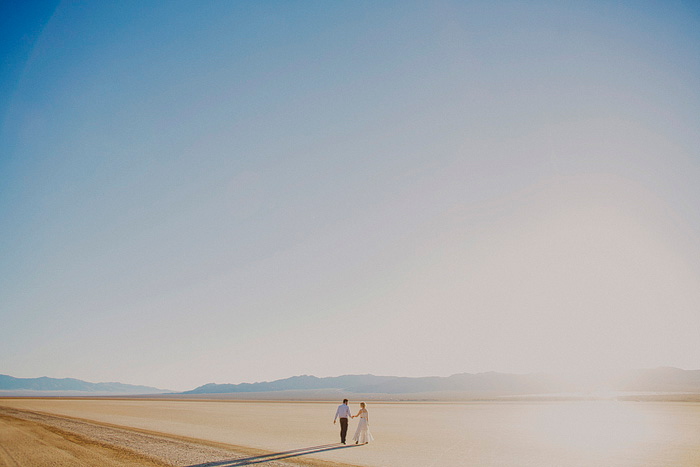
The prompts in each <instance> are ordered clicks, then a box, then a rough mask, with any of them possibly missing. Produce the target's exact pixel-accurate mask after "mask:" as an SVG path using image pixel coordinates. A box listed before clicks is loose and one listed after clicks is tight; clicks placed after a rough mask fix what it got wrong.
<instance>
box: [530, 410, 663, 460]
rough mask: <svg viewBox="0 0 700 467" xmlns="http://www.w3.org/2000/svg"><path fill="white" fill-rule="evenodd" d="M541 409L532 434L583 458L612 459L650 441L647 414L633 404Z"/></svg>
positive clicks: (649, 424) (650, 428) (650, 429)
mask: <svg viewBox="0 0 700 467" xmlns="http://www.w3.org/2000/svg"><path fill="white" fill-rule="evenodd" d="M542 408H543V410H542V411H540V412H538V417H537V420H536V422H535V423H533V426H532V430H533V435H534V436H536V437H537V438H539V439H540V442H545V443H547V444H548V445H550V447H554V448H557V449H562V450H565V451H569V452H571V451H574V452H578V453H579V454H580V455H581V456H583V457H591V456H601V457H603V458H605V459H611V458H614V457H615V456H616V455H618V454H619V455H621V454H623V453H625V452H630V451H633V450H638V448H640V447H641V446H642V445H644V443H645V442H647V441H648V440H650V439H652V438H653V424H652V423H651V421H650V420H649V419H648V415H647V414H645V413H644V412H642V411H640V410H637V408H636V407H635V406H634V403H632V402H629V403H628V402H617V401H585V402H579V403H571V402H567V403H561V404H549V405H546V406H542ZM545 408H546V409H545Z"/></svg>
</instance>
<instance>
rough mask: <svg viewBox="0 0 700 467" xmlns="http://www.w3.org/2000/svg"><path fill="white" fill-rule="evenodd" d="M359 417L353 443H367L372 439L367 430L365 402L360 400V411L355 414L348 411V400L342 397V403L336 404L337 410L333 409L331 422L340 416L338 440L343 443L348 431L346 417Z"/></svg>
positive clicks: (367, 417)
mask: <svg viewBox="0 0 700 467" xmlns="http://www.w3.org/2000/svg"><path fill="white" fill-rule="evenodd" d="M355 417H360V424H359V425H357V431H355V436H353V437H352V440H353V441H355V444H367V443H369V442H370V441H372V440H374V437H373V436H372V433H370V432H369V413H368V412H367V404H365V403H364V402H360V411H359V412H357V415H354V416H353V415H352V414H351V413H350V407H348V400H347V399H343V403H342V404H340V405H339V406H338V410H336V411H335V418H334V419H333V423H335V421H336V420H337V419H338V418H340V442H341V443H343V444H345V436H346V435H347V433H348V419H349V418H355Z"/></svg>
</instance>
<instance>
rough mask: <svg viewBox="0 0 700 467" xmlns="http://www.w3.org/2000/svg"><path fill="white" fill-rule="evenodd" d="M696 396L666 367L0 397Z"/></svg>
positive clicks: (699, 376)
mask: <svg viewBox="0 0 700 467" xmlns="http://www.w3.org/2000/svg"><path fill="white" fill-rule="evenodd" d="M594 392H621V393H692V394H700V370H681V369H678V368H671V367H661V368H655V369H643V370H629V371H621V372H614V373H613V372H607V373H603V372H596V373H575V374H574V373H572V374H569V375H564V376H562V375H551V374H544V373H535V374H525V375H518V374H510V373H496V372H487V373H460V374H455V375H452V376H447V377H440V376H430V377H419V378H411V377H400V376H375V375H369V374H367V375H344V376H335V377H326V378H319V377H316V376H310V375H302V376H293V377H291V378H285V379H279V380H275V381H265V382H258V383H240V384H216V383H209V384H205V385H203V386H199V387H198V388H195V389H192V390H191V391H185V392H181V393H174V392H173V391H167V390H164V389H158V388H153V387H149V386H135V385H130V384H122V383H89V382H86V381H81V380H79V379H73V378H63V379H56V378H47V377H42V378H14V377H12V376H7V375H0V395H3V394H4V395H23V396H28V395H56V396H58V395H60V396H65V395H76V396H79V395H105V396H106V395H112V396H120V395H121V396H127V395H144V396H146V395H166V394H169V395H177V396H185V397H207V396H211V397H215V396H216V395H220V396H223V395H227V394H228V395H232V396H235V397H248V398H250V397H258V396H260V397H262V398H270V397H273V398H274V397H275V395H278V396H279V397H280V398H329V397H330V398H337V396H338V395H340V394H355V395H360V394H362V395H374V396H377V397H383V396H391V395H401V396H402V398H403V397H406V398H412V397H413V398H431V397H442V398H450V397H453V398H457V399H460V398H463V397H502V396H506V397H508V396H518V395H525V396H526V395H540V394H549V395H551V394H572V393H577V394H586V393H594Z"/></svg>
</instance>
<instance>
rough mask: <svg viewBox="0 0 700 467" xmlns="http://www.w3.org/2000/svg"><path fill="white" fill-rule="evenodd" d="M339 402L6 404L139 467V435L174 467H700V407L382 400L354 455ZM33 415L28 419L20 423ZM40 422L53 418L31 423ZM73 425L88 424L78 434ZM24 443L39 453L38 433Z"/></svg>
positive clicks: (3, 404)
mask: <svg viewBox="0 0 700 467" xmlns="http://www.w3.org/2000/svg"><path fill="white" fill-rule="evenodd" d="M337 404H338V403H337V402H335V401H333V402H281V401H280V402H272V401H265V402H256V401H220V400H218V401H201V400H200V401H192V400H165V399H164V400H131V399H48V398H47V399H10V398H8V399H0V415H2V412H3V409H4V413H5V415H4V416H2V417H0V421H2V422H4V423H5V426H6V427H7V426H10V425H11V423H10V422H11V421H12V420H14V421H15V423H16V424H22V423H30V422H33V423H35V424H37V423H38V424H40V425H41V426H40V427H39V428H37V427H36V426H34V428H33V429H34V430H38V429H40V428H41V427H43V426H44V424H46V423H49V422H50V423H53V426H54V428H53V430H52V433H53V435H56V436H59V437H61V436H63V437H66V436H68V435H67V434H66V433H69V434H70V433H72V432H71V430H73V432H75V433H77V431H76V430H78V431H79V430H80V429H83V430H84V431H85V427H83V428H80V427H79V426H78V425H79V424H80V423H82V424H83V425H85V426H88V425H90V424H92V425H90V426H93V427H101V428H99V429H100V430H103V431H104V430H107V431H106V432H105V433H106V434H105V433H102V434H101V436H102V438H101V441H99V442H94V441H90V440H91V439H92V438H91V436H92V435H91V434H90V433H89V432H85V433H77V434H74V436H75V440H77V441H75V443H74V444H78V445H84V446H83V447H85V448H86V449H92V450H93V451H94V450H97V449H98V448H99V449H102V450H104V449H108V450H109V449H113V450H114V449H117V450H119V452H121V453H122V454H121V455H122V458H123V459H126V461H128V462H131V461H133V462H136V465H138V462H139V458H138V457H137V458H135V460H134V459H130V458H128V456H127V455H126V454H125V453H128V452H130V448H129V443H134V446H135V445H136V444H138V442H139V441H134V440H133V439H131V438H134V439H135V437H138V436H140V437H142V438H143V437H148V436H150V437H151V438H148V439H149V440H150V441H149V443H150V442H153V443H155V444H153V446H155V445H156V444H157V446H158V447H157V448H153V447H150V448H149V449H152V450H157V451H158V452H157V453H150V452H144V451H139V452H138V453H137V454H138V455H139V456H145V457H142V458H141V459H147V457H148V456H150V455H151V454H153V456H152V457H153V458H154V462H156V463H158V462H160V463H161V464H162V465H168V464H170V465H183V466H184V465H187V466H194V465H197V466H203V465H207V464H208V465H210V466H220V467H224V466H234V465H235V466H238V465H250V464H258V465H292V464H299V463H302V464H307V465H338V464H340V465H360V466H381V467H398V466H455V465H460V466H491V465H493V466H513V467H515V466H518V467H523V466H533V467H534V466H538V467H539V466H562V465H566V466H591V467H593V466H595V467H598V466H602V465H606V466H618V467H633V466H634V467H652V466H654V467H661V466H669V465H673V466H676V467H690V466H698V465H700V403H696V402H621V401H557V402H549V401H536V402H529V401H527V402H524V401H510V402H464V403H428V402H426V403H421V402H416V403H412V402H370V403H369V404H368V409H369V412H370V429H371V431H372V433H373V435H374V437H375V441H374V442H373V443H371V444H368V445H366V446H354V445H352V446H349V447H342V446H341V445H339V444H337V443H338V441H339V437H338V431H339V427H338V425H334V424H333V415H334V414H335V409H336V406H337ZM350 406H351V409H352V410H353V412H356V411H357V410H358V409H359V401H353V400H351V401H350ZM18 410H19V411H22V412H17V411H18ZM27 411H29V412H32V413H33V415H32V414H29V415H27ZM21 414H24V416H23V417H24V419H23V420H20V419H19V418H18V416H19V415H21ZM31 416H34V417H42V416H43V417H50V419H49V418H47V420H48V421H47V420H43V421H42V420H40V419H34V420H29V419H28V418H27V417H29V418H31ZM76 419H77V420H76ZM61 420H63V421H61ZM61 423H63V425H61ZM71 423H73V424H76V427H73V428H71V426H70V424H71ZM0 426H2V424H0ZM356 426H357V422H356V421H355V420H353V421H351V422H350V429H349V437H351V436H352V434H353V433H354V430H355V427H356ZM24 428H25V432H26V433H25V434H27V433H29V431H27V430H28V429H27V427H24ZM8 430H9V428H8V429H5V430H0V448H2V449H0V461H2V459H3V457H1V456H2V455H3V450H4V456H5V459H6V460H5V462H4V463H5V464H7V465H12V463H11V462H15V463H16V464H17V465H29V464H23V463H22V462H21V459H22V458H21V456H20V455H19V454H14V455H13V454H12V452H11V451H12V449H11V448H10V449H8V447H9V443H10V442H11V441H12V439H13V438H10V437H9V436H10V435H9V434H8V433H15V431H16V430H15V431H12V430H10V431H8ZM109 430H112V432H108V431H109ZM88 431H89V430H88ZM14 436H19V435H18V434H17V433H15V435H14ZM27 436H29V435H28V434H27ZM130 437H131V438H130ZM122 438H123V439H122ZM129 439H131V440H130V441H129ZM86 440H87V441H86ZM124 440H127V441H124ZM24 442H25V444H27V445H28V446H30V445H31V437H30V438H27V439H25V440H24ZM57 442H58V441H57ZM110 443H111V444H110ZM158 443H160V444H158ZM169 443H170V444H169ZM177 443H180V444H179V445H177V446H176V444H177ZM183 443H184V444H183ZM14 449H15V450H17V449H19V448H17V447H16V446H14ZM168 450H172V451H173V452H172V453H169V452H168ZM175 451H177V453H175ZM119 452H117V453H116V454H115V453H113V452H106V451H105V452H102V451H101V452H100V455H105V456H107V457H106V458H108V459H111V457H110V456H112V457H114V456H115V455H117V454H119ZM231 452H237V453H238V454H237V456H232V455H231V454H230V453H231ZM195 454H196V455H195ZM47 455H48V454H47ZM18 456H19V457H18ZM118 457H119V456H118V455H117V458H118ZM74 458H75V459H77V460H76V463H74V464H73V465H80V458H79V457H75V456H74ZM13 459H14V461H13ZM18 459H19V460H18ZM126 461H125V462H126ZM106 462H107V461H105V465H107V463H106ZM110 462H111V461H110ZM143 462H145V460H143ZM0 463H2V462H0ZM60 465H71V464H70V462H68V463H65V464H60ZM85 465H89V463H86V464H85ZM114 465H118V464H114ZM119 465H130V464H128V463H124V464H119Z"/></svg>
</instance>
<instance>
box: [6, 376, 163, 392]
mask: <svg viewBox="0 0 700 467" xmlns="http://www.w3.org/2000/svg"><path fill="white" fill-rule="evenodd" d="M0 391H37V392H41V393H66V392H80V393H92V394H113V395H141V394H163V393H168V392H171V391H167V390H163V389H158V388H153V387H149V386H137V385H132V384H122V383H89V382H87V381H82V380H79V379H74V378H48V377H46V376H43V377H40V378H15V377H12V376H8V375H0Z"/></svg>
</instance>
